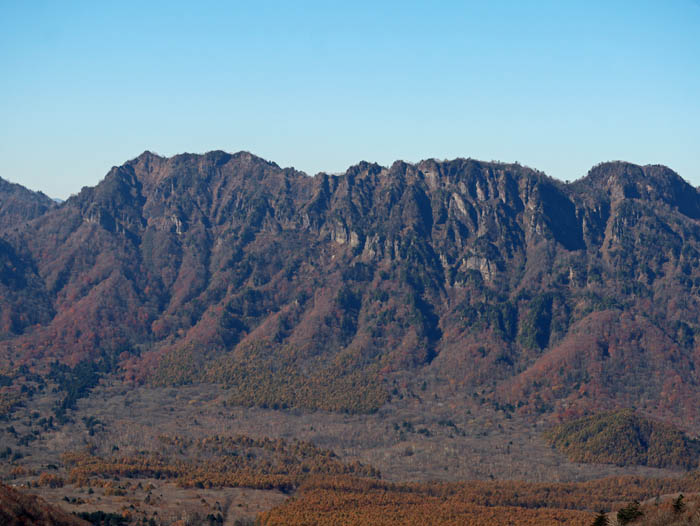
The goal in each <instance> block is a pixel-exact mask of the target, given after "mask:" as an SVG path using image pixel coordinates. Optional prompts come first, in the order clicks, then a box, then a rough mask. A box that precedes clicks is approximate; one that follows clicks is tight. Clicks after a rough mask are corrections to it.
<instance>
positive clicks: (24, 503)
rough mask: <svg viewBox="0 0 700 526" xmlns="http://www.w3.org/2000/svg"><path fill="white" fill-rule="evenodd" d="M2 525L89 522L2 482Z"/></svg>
mask: <svg viewBox="0 0 700 526" xmlns="http://www.w3.org/2000/svg"><path fill="white" fill-rule="evenodd" d="M0 524H2V526H89V524H90V523H89V522H86V521H84V520H82V519H79V518H77V517H75V516H73V515H70V514H68V513H65V512H64V511H61V510H60V509H58V508H56V507H55V506H51V505H49V504H48V503H47V502H46V501H44V500H43V499H41V498H39V497H35V496H33V495H25V494H23V493H20V492H19V491H17V490H15V489H13V488H10V487H9V486H5V485H4V484H0Z"/></svg>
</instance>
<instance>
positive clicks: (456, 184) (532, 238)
mask: <svg viewBox="0 0 700 526" xmlns="http://www.w3.org/2000/svg"><path fill="white" fill-rule="evenodd" d="M13 188H14V187H13ZM18 192H19V190H17V189H15V191H14V193H13V192H6V191H4V192H0V217H2V218H8V219H3V221H6V225H5V227H4V230H3V232H4V233H3V238H4V241H3V242H2V244H1V245H0V258H2V259H1V261H2V265H3V266H2V267H0V268H2V269H3V270H2V274H1V276H0V277H1V280H0V300H1V302H0V305H2V325H1V326H0V332H2V335H3V338H2V341H0V364H2V365H0V367H2V369H3V370H4V374H5V375H6V376H7V377H10V378H12V377H17V375H18V374H19V373H18V371H20V370H26V368H22V367H21V366H22V365H26V366H28V368H29V370H33V371H35V372H37V373H39V374H46V373H47V371H48V370H49V364H50V363H51V362H53V361H54V360H58V361H59V362H61V363H65V364H67V365H69V366H76V365H78V364H82V365H81V366H84V365H85V364H99V368H100V371H110V374H115V375H120V376H122V377H124V378H125V379H126V380H128V381H132V382H151V383H155V384H161V385H178V384H182V383H191V382H202V381H207V382H211V381H214V382H223V383H225V384H226V385H227V386H229V387H230V389H231V393H232V394H231V396H232V401H233V402H235V403H239V404H253V405H261V406H271V407H309V408H323V409H329V410H343V411H360V412H363V411H372V410H374V409H376V408H377V407H379V406H380V405H382V404H383V403H385V402H386V401H388V400H390V399H391V398H392V397H394V396H400V395H401V389H402V386H405V385H406V384H407V383H409V384H410V383H415V384H416V385H420V386H421V389H422V390H424V391H426V392H427V393H428V394H429V393H430V392H432V391H434V390H436V389H443V388H449V389H451V390H453V391H455V392H462V393H464V395H465V396H469V397H471V396H484V397H486V398H488V399H489V400H491V401H492V402H493V403H495V404H499V405H500V407H502V408H505V410H508V411H519V412H523V413H548V414H549V413H552V414H554V413H556V414H558V415H560V416H563V417H566V416H571V415H579V414H583V413H585V412H587V411H589V410H590V409H592V408H594V409H602V408H604V409H612V408H618V407H637V408H639V409H641V410H643V411H644V412H646V413H648V414H652V415H657V416H659V417H661V418H663V419H670V420H677V421H679V422H682V423H683V425H684V427H685V428H686V429H695V430H700V418H699V417H698V414H697V411H696V408H697V405H698V403H699V402H700V385H699V382H700V376H699V374H700V373H699V371H698V368H697V367H696V364H697V365H698V366H700V322H698V320H699V319H700V317H699V315H700V302H699V301H698V299H699V295H698V292H699V290H700V268H699V256H700V193H699V192H698V190H697V189H695V188H694V187H692V186H691V185H689V184H688V183H687V182H686V181H684V180H683V179H682V178H680V177H679V176H678V175H677V174H676V173H674V172H673V171H672V170H670V169H668V168H666V167H663V166H636V165H632V164H629V163H623V162H613V163H604V164H600V165H598V166H596V167H594V168H593V169H592V170H591V171H590V172H589V173H588V175H586V176H585V177H583V178H582V179H580V180H578V181H576V182H574V183H570V184H565V183H562V182H559V181H557V180H554V179H552V178H550V177H547V176H546V175H545V174H543V173H542V172H539V171H536V170H533V169H530V168H527V167H523V166H520V165H517V164H502V163H487V162H480V161H475V160H471V159H456V160H453V161H436V160H426V161H421V162H420V163H417V164H408V163H404V162H400V161H397V162H395V163H394V164H393V165H392V166H391V167H382V166H379V165H377V164H371V163H366V162H362V163H360V164H357V165H356V166H353V167H351V168H349V169H348V170H347V171H346V172H345V173H344V174H342V175H328V174H323V173H322V174H318V175H316V176H314V177H309V176H307V175H305V174H303V173H301V172H298V171H296V170H293V169H289V168H284V169H283V168H280V167H279V166H278V165H276V164H274V163H271V162H267V161H265V160H263V159H260V158H258V157H255V156H254V155H251V154H249V153H246V152H240V153H237V154H233V155H231V154H228V153H224V152H210V153H207V154H205V155H191V154H184V155H177V156H175V157H171V158H164V157H160V156H157V155H155V154H152V153H150V152H145V153H144V154H142V155H140V156H139V157H137V158H136V159H133V160H131V161H129V162H127V163H126V164H124V165H122V166H119V167H115V168H113V169H112V170H111V171H110V172H109V173H108V174H107V176H106V177H105V178H104V180H102V181H101V182H100V183H99V184H98V185H97V186H95V187H94V188H84V189H83V190H82V191H81V192H80V193H79V194H78V195H76V196H73V197H71V198H70V199H68V200H67V201H65V202H64V203H62V204H60V205H56V204H50V203H44V201H30V202H33V203H35V204H33V205H27V206H26V207H22V206H17V205H16V203H17V201H16V199H18V198H16V197H13V196H16V195H18ZM22 195H26V194H22ZM47 199H48V198H47ZM36 203H39V204H36ZM41 203H44V204H41ZM20 212H21V213H20ZM22 213H24V215H22ZM10 217H12V219H11V220H10V219H9V218H10ZM9 226H11V228H8V227H9ZM96 367H97V365H96ZM13 375H14V376H13Z"/></svg>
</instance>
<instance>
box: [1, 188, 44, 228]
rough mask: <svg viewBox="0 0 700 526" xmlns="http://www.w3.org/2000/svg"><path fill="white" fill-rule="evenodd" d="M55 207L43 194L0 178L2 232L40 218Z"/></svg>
mask: <svg viewBox="0 0 700 526" xmlns="http://www.w3.org/2000/svg"><path fill="white" fill-rule="evenodd" d="M55 205H56V203H55V201H53V200H52V199H51V198H50V197H48V196H46V195H45V194H43V193H42V192H32V191H31V190H27V189H26V188H24V187H23V186H21V185H18V184H15V183H10V182H9V181H5V180H4V179H2V178H1V177H0V232H2V231H3V230H6V229H8V228H12V227H16V226H18V225H19V224H21V223H23V222H25V221H28V220H30V219H34V218H35V217H39V216H40V215H42V214H44V213H46V212H47V211H48V210H50V209H51V208H53V207H54V206H55Z"/></svg>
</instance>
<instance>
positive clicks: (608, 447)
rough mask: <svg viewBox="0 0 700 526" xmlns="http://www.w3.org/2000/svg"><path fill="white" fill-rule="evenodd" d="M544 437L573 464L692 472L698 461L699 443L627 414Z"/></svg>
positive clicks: (613, 414) (567, 427)
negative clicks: (637, 466) (688, 470)
mask: <svg viewBox="0 0 700 526" xmlns="http://www.w3.org/2000/svg"><path fill="white" fill-rule="evenodd" d="M545 436H546V438H547V440H548V442H549V443H550V444H551V445H553V446H555V447H556V448H557V449H559V450H561V451H562V452H563V453H564V454H566V456H567V457H568V458H569V460H571V461H573V462H597V463H604V464H617V465H619V466H629V465H642V466H651V467H658V468H684V469H694V468H697V467H698V462H699V461H700V441H699V440H694V439H691V438H689V437H688V436H687V435H685V434H684V433H682V432H681V431H679V430H678V429H676V428H675V427H673V426H671V425H668V424H664V423H661V422H656V421H654V420H650V419H647V418H642V417H641V416H639V415H637V414H635V413H634V412H633V411H629V410H626V411H617V412H610V413H602V414H598V415H594V416H589V417H585V418H580V419H577V420H574V421H572V422H568V423H565V424H561V425H559V426H556V427H555V428H553V429H552V430H550V431H548V432H547V433H546V435H545Z"/></svg>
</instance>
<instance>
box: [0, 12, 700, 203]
mask: <svg viewBox="0 0 700 526" xmlns="http://www.w3.org/2000/svg"><path fill="white" fill-rule="evenodd" d="M146 149H148V150H151V151H154V152H156V153H159V154H161V155H173V154H176V153H181V152H185V151H187V152H205V151H208V150H215V149H223V150H227V151H230V152H235V151H239V150H249V151H251V152H253V153H255V154H257V155H260V156H262V157H264V158H267V159H270V160H273V161H275V162H277V163H278V164H280V165H282V166H294V167H296V168H298V169H300V170H303V171H305V172H307V173H309V174H314V173H316V172H318V171H328V172H339V171H344V170H345V169H346V168H347V167H348V166H349V165H351V164H355V163H356V162H358V161H360V160H368V161H376V162H379V163H381V164H389V163H391V162H392V161H394V160H396V159H404V160H406V161H418V160H420V159H423V158H428V157H436V158H453V157H459V156H461V157H473V158H477V159H484V160H492V159H494V160H502V161H518V162H520V163H522V164H526V165H529V166H532V167H535V168H539V169H541V170H544V171H545V172H547V173H548V174H549V175H551V176H554V177H557V178H559V179H572V180H573V179H576V178H578V177H581V176H583V175H585V173H586V172H587V171H588V169H589V168H590V167H591V166H592V165H594V164H596V163H598V162H601V161H606V160H614V159H623V160H628V161H632V162H635V163H641V164H646V163H662V164H666V165H668V166H670V167H671V168H673V169H674V170H676V171H677V172H678V173H680V174H681V175H682V176H683V177H684V178H685V179H687V180H690V181H691V182H692V183H693V184H695V185H700V0H667V1H664V0H658V1H655V2H648V1H643V0H634V1H633V0H630V1H613V0H608V1H595V0H586V1H580V2H579V1H574V0H571V1H565V0H561V1H545V0H543V1H532V2H530V1H512V2H507V1H497V0H494V1H487V0H483V1H480V2H467V1H465V2H450V1H443V2H438V1H433V2H411V1H407V0H403V1H400V2H399V1H397V2H389V1H387V2H380V1H378V0H376V1H374V2H363V1H352V2H342V3H341V2H333V1H330V0H327V1H323V2H303V1H299V2H289V1H286V2H265V1H251V2H235V1H229V2H206V1H201V0H199V1H196V2H194V1H193V2H180V1H177V0H170V1H167V2H162V3H159V2H129V1H119V2H101V1H98V2H95V1H89V2H69V1H65V2H54V1H51V2H40V1H31V2H25V1H21V0H17V1H12V0H0V176H1V177H3V178H5V179H9V180H11V181H14V182H19V183H21V184H23V185H25V186H28V187H29V188H32V189H35V190H38V189H40V190H43V191H44V192H45V193H47V194H49V195H51V196H52V197H60V198H65V197H67V196H68V195H69V194H71V193H75V192H77V191H78V190H79V189H80V188H81V187H82V186H84V185H94V184H96V183H97V182H98V181H99V180H100V179H101V178H102V177H103V176H104V174H105V173H106V172H107V171H108V170H109V168H110V167H111V166H112V165H117V164H122V163H123V162H125V161H126V160H128V159H131V158H133V157H135V156H137V155H138V154H140V153H141V152H142V151H144V150H146Z"/></svg>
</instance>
